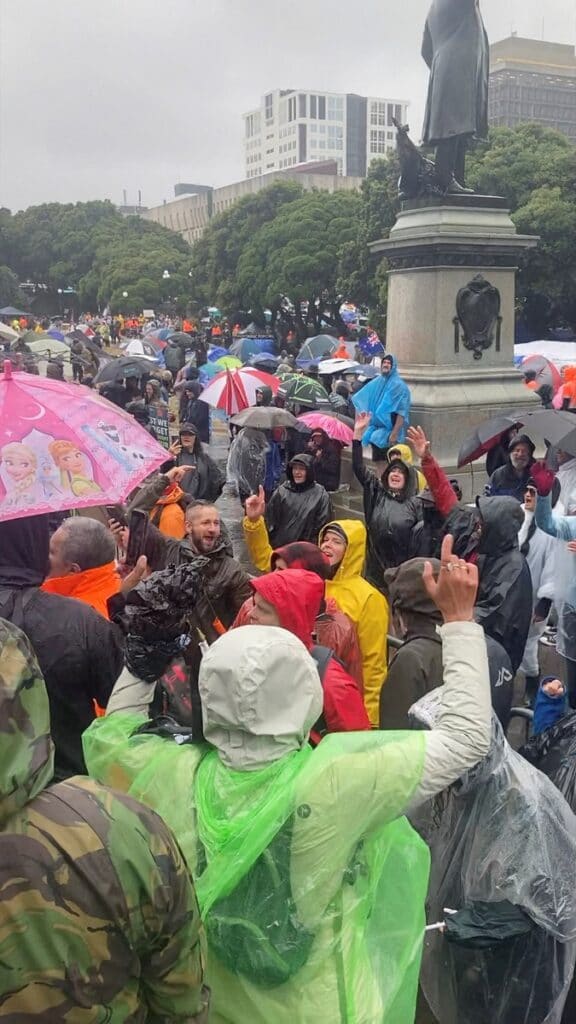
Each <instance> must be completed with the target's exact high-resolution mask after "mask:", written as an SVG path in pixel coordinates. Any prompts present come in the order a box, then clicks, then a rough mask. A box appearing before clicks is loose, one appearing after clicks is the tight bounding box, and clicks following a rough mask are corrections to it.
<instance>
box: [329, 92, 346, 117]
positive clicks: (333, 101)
mask: <svg viewBox="0 0 576 1024" xmlns="http://www.w3.org/2000/svg"><path fill="white" fill-rule="evenodd" d="M328 120H329V121H343V120H344V100H343V98H342V96H329V97H328Z"/></svg>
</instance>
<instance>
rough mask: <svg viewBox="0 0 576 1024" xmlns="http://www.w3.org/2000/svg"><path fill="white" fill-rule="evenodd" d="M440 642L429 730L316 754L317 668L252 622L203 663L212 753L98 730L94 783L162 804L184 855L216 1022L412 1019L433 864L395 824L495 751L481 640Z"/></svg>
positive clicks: (281, 637) (454, 635) (466, 634)
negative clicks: (438, 709)
mask: <svg viewBox="0 0 576 1024" xmlns="http://www.w3.org/2000/svg"><path fill="white" fill-rule="evenodd" d="M360 525H361V524H360ZM277 575H280V576H281V575H283V574H282V573H280V574H277ZM442 638H443V643H445V664H446V679H445V684H444V693H443V698H444V706H443V711H442V715H441V719H440V721H439V722H438V724H437V728H436V729H435V730H434V731H432V732H430V733H426V732H423V731H418V730H413V731H412V732H403V733H380V732H375V731H367V732H361V733H334V734H332V735H329V736H327V737H326V738H325V739H324V740H322V743H320V745H319V746H318V747H317V748H315V749H314V750H313V749H311V748H310V746H309V745H308V742H307V740H308V734H309V731H310V729H311V727H312V725H313V724H314V722H315V721H316V720H317V718H318V715H319V714H320V712H321V710H322V688H321V685H320V681H319V678H318V670H317V667H316V664H315V662H314V660H313V659H312V657H311V656H310V654H309V653H308V651H307V650H306V648H305V647H304V646H303V645H302V643H301V642H300V641H299V640H298V639H297V638H296V637H295V636H293V635H292V634H291V633H288V632H286V631H284V630H281V629H278V628H270V627H265V626H252V627H251V628H245V629H236V630H232V631H231V632H229V633H227V634H226V635H225V636H222V637H220V639H219V640H217V641H216V643H215V644H213V645H212V647H211V648H210V650H209V651H208V652H207V654H206V655H205V656H204V658H203V660H202V665H201V668H200V679H199V687H200V695H201V698H202V706H203V720H204V731H205V735H206V739H207V741H208V743H209V744H210V747H209V748H206V747H203V746H198V745H191V744H189V743H183V744H182V743H181V742H176V743H175V742H173V741H172V740H168V739H161V738H160V737H158V736H150V735H145V734H142V733H141V734H138V735H134V730H135V728H138V726H139V725H141V724H142V722H143V721H144V718H143V716H142V715H138V714H130V713H123V714H120V713H118V714H113V715H109V716H107V717H106V718H103V719H100V723H99V724H98V723H97V724H96V725H95V726H92V727H91V729H90V730H89V732H88V733H87V734H86V736H85V746H86V757H87V760H88V762H89V765H90V771H91V773H93V774H94V775H95V776H96V777H98V778H99V779H111V778H114V779H115V782H116V784H117V785H121V786H122V787H123V788H124V789H125V790H128V791H129V792H131V793H136V792H138V793H139V795H140V798H141V799H144V800H145V801H148V802H149V803H150V804H151V805H152V806H154V807H155V809H158V810H160V809H161V812H162V814H163V815H164V817H165V819H166V821H167V823H168V824H169V825H170V827H171V828H172V829H173V830H174V832H175V834H176V836H177V838H178V839H179V840H180V842H181V844H182V849H183V853H184V855H185V857H186V860H187V863H188V866H189V868H190V871H191V872H192V873H193V876H194V878H195V880H196V891H197V894H198V901H199V904H200V909H201V912H202V917H203V920H204V921H205V926H206V931H207V937H208V944H209V956H208V961H207V963H208V978H207V980H208V984H209V985H210V986H211V989H212V1004H213V1009H212V1016H211V1018H210V1020H211V1024H271V1022H274V1024H294V1022H295V1021H314V1022H315V1024H346V1022H350V1024H351V1022H352V1021H353V1022H354V1024H382V1021H385V1020H386V1021H398V1022H402V1024H410V1022H412V1021H413V1019H414V1012H415V1003H416V993H417V985H418V968H419V961H420V953H421V948H422V935H423V931H424V923H425V918H424V900H425V894H426V884H427V875H428V858H427V852H426V849H425V847H424V844H423V843H422V841H421V840H420V839H419V838H418V837H417V836H416V835H415V833H414V832H413V830H412V829H411V828H410V827H409V825H408V824H407V822H406V820H405V819H404V818H403V817H401V816H402V815H403V814H404V812H405V811H406V810H407V808H409V807H410V806H417V805H418V804H419V803H421V802H423V801H425V800H426V799H428V798H429V797H431V796H432V795H434V794H435V793H436V792H438V791H439V790H440V789H443V788H445V787H446V786H447V785H449V784H450V783H451V782H453V781H454V780H455V779H456V778H459V777H460V776H461V775H462V773H463V772H464V771H465V770H467V769H468V768H470V767H472V766H473V765H474V764H476V763H477V762H478V760H479V759H480V758H481V757H484V756H485V755H486V753H487V751H488V747H489V740H490V719H489V715H490V704H489V692H488V690H489V687H488V676H487V665H486V654H485V647H484V640H483V635H482V630H481V629H480V628H479V627H478V626H476V625H475V624H474V623H472V622H466V623H451V624H449V625H445V626H442ZM182 738H183V737H178V739H179V740H181V739H182ZM166 779H170V785H169V786H167V785H166ZM408 866H409V867H408Z"/></svg>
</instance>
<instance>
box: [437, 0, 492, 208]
mask: <svg viewBox="0 0 576 1024" xmlns="http://www.w3.org/2000/svg"><path fill="white" fill-rule="evenodd" d="M422 56H423V58H424V60H425V61H426V64H427V65H428V67H429V68H430V83H429V86H428V100H427V103H426V114H425V117H424V130H423V134H422V138H423V142H424V143H425V144H426V145H429V146H436V162H435V177H436V185H437V186H438V190H439V191H441V192H442V193H444V194H455V193H462V192H472V191H473V190H472V189H466V188H465V179H464V163H465V157H466V148H467V146H468V144H469V142H470V140H471V139H473V138H485V137H486V135H487V132H488V68H489V61H490V51H489V45H488V37H487V35H486V30H485V28H484V23H483V21H482V15H481V14H480V8H479V5H478V0H432V6H431V8H430V11H429V13H428V18H427V20H426V26H425V29H424V40H423V43H422Z"/></svg>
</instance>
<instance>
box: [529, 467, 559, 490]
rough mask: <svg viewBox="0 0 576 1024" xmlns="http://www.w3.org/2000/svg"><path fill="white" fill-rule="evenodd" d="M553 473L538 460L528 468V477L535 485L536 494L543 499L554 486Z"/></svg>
mask: <svg viewBox="0 0 576 1024" xmlns="http://www.w3.org/2000/svg"><path fill="white" fill-rule="evenodd" d="M555 475H556V474H555V473H553V472H552V470H551V469H548V467H547V465H546V463H545V462H544V461H543V460H542V459H539V460H538V462H533V463H532V465H531V466H530V476H531V477H532V479H533V481H534V483H535V484H536V490H537V491H538V494H539V495H540V496H541V497H543V498H545V497H546V495H547V494H550V491H551V490H552V487H553V485H554V477H555Z"/></svg>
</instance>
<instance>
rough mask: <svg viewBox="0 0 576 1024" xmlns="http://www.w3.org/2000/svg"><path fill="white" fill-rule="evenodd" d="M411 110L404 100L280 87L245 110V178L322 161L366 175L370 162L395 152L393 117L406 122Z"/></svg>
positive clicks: (346, 171)
mask: <svg viewBox="0 0 576 1024" xmlns="http://www.w3.org/2000/svg"><path fill="white" fill-rule="evenodd" d="M407 110H408V103H407V101H406V100H398V99H378V98H375V97H371V96H356V95H354V94H353V93H330V92H329V93H326V92H321V93H318V92H307V91H300V90H296V89H276V90H275V91H274V92H270V93H267V95H266V96H264V97H263V98H262V101H261V104H260V107H259V108H258V109H257V110H252V111H250V112H249V113H248V114H244V153H245V166H246V177H247V178H258V177H260V176H261V175H263V174H268V173H269V172H270V171H278V170H284V169H286V168H289V167H295V166H298V164H305V163H310V162H314V161H322V160H335V161H336V165H337V168H338V174H342V175H345V176H352V177H361V178H362V177H365V176H366V171H367V169H368V167H369V165H370V163H371V162H372V160H375V159H377V158H378V157H383V156H386V155H387V154H388V153H390V152H392V151H394V150H395V148H396V133H395V129H394V125H393V123H392V119H393V118H396V120H397V121H399V122H401V123H405V121H406V115H407Z"/></svg>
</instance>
